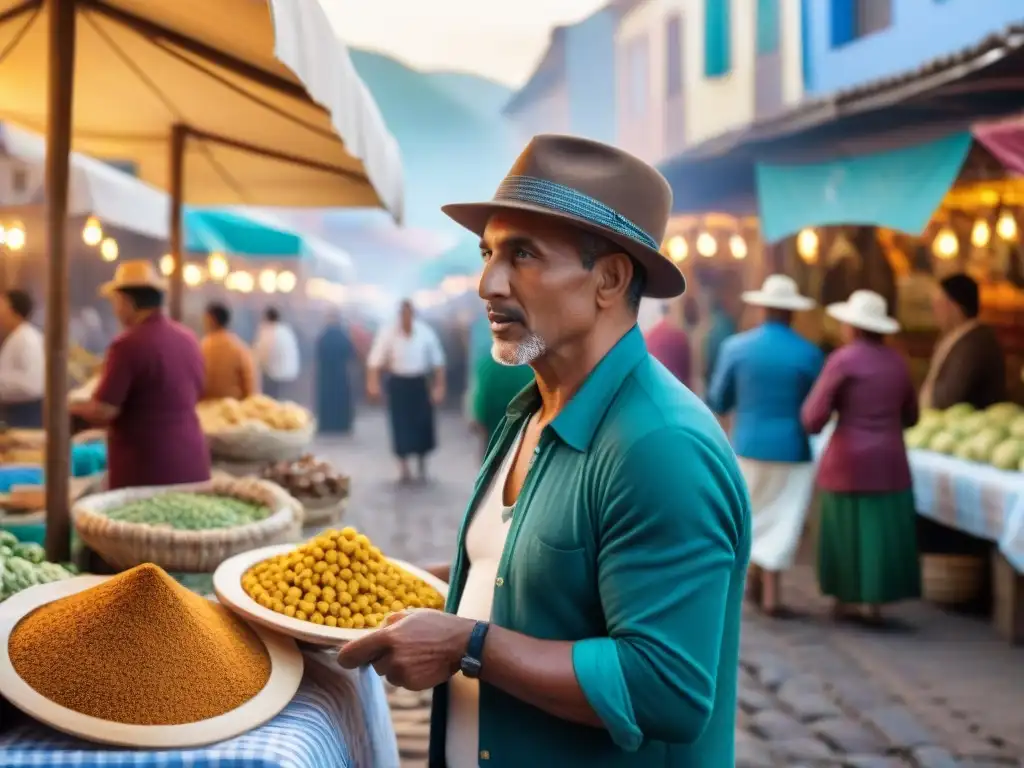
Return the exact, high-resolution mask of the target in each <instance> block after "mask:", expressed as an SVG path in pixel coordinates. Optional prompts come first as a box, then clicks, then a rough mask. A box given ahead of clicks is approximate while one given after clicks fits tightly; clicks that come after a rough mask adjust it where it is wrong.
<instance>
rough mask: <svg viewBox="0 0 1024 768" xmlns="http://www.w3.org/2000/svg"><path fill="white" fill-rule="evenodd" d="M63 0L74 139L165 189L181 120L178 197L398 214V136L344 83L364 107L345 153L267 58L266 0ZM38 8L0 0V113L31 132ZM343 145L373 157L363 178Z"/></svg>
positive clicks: (42, 15) (36, 117) (39, 67)
mask: <svg viewBox="0 0 1024 768" xmlns="http://www.w3.org/2000/svg"><path fill="white" fill-rule="evenodd" d="M75 2H76V7H77V9H78V23H77V25H76V26H77V34H76V41H75V47H76V51H75V74H74V78H75V84H74V113H73V119H72V130H73V134H72V142H73V147H74V149H76V150H77V151H79V152H83V153H86V154H90V155H94V156H96V157H100V158H104V159H108V160H112V161H115V162H117V163H118V164H119V165H121V166H122V167H127V168H128V169H130V170H132V171H133V172H135V173H136V174H137V175H138V176H139V177H140V178H142V179H144V180H145V181H148V182H150V183H151V184H154V185H155V186H158V187H162V188H164V189H170V188H171V187H172V186H173V185H172V179H171V164H170V160H169V157H170V156H171V152H172V133H173V131H172V128H173V126H181V127H182V128H181V129H179V130H181V131H182V133H183V135H184V137H185V158H184V165H183V174H182V181H183V186H182V196H183V199H184V201H185V202H186V203H190V204H194V205H224V204H239V205H243V204H245V205H275V206H306V207H311V206H318V207H320V206H322V207H327V206H331V207H334V206H345V207H354V206H367V207H385V208H387V209H388V210H390V212H391V213H392V214H393V215H395V216H396V217H397V216H399V215H400V212H401V201H402V191H401V189H402V188H401V184H402V177H401V169H400V161H399V154H398V148H397V144H396V142H395V140H394V138H393V137H392V136H391V135H390V134H389V133H388V132H387V130H386V128H385V126H384V123H383V120H381V118H380V113H379V111H378V110H377V108H376V105H375V104H374V103H373V101H372V98H371V97H370V95H369V93H368V92H367V91H366V89H365V87H362V88H355V89H353V91H352V92H353V93H356V94H359V95H360V97H359V98H356V99H353V100H352V101H351V103H349V104H348V105H347V106H348V108H349V109H350V110H352V111H355V112H361V113H365V115H366V117H365V119H363V120H361V121H360V125H361V126H362V128H363V131H362V132H361V135H360V136H359V137H358V139H357V142H356V143H357V144H358V145H359V146H360V150H361V151H360V152H358V153H350V152H349V150H348V148H347V146H346V145H345V143H344V141H343V140H341V139H339V137H338V135H337V133H336V132H335V130H334V128H333V127H332V123H331V118H330V115H329V114H328V113H327V112H326V111H325V110H324V109H323V108H322V107H320V106H318V105H317V104H315V103H313V102H312V101H311V100H310V97H309V95H308V94H307V92H306V89H305V87H304V86H303V84H302V83H300V82H299V80H298V79H297V78H296V76H295V75H294V74H292V73H291V71H289V70H288V68H287V67H285V65H284V64H282V63H281V62H279V61H278V60H277V59H276V58H275V57H274V27H273V22H272V18H271V13H270V9H269V6H268V4H267V3H266V2H261V1H260V0H75ZM49 6H50V3H44V2H42V0H0V89H2V90H0V92H2V93H3V98H2V100H0V117H2V118H4V119H7V120H10V121H11V122H14V123H17V124H20V125H22V126H24V127H26V128H30V129H32V130H37V131H43V130H45V126H46V122H47V101H46V99H47V72H48V68H49V66H50V65H51V63H52V62H53V58H52V54H51V52H50V51H49V46H48V39H47V19H46V16H47V14H48V12H49V11H48V9H49ZM341 51H342V52H344V49H343V48H342V49H341ZM346 55H347V54H346ZM352 75H353V77H354V76H355V73H354V71H352ZM343 138H344V137H343ZM368 148H369V149H368ZM355 154H359V155H361V156H372V157H373V158H374V162H373V163H372V165H373V166H374V176H375V178H370V176H369V174H368V173H367V168H366V166H365V165H364V163H363V161H362V160H361V159H360V157H356V156H354V155H355Z"/></svg>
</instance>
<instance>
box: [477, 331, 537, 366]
mask: <svg viewBox="0 0 1024 768" xmlns="http://www.w3.org/2000/svg"><path fill="white" fill-rule="evenodd" d="M547 350H548V345H547V344H546V343H545V342H544V339H542V338H541V337H540V336H538V335H537V334H536V333H530V334H529V335H528V336H527V337H526V338H525V339H523V340H522V341H498V340H497V339H495V340H494V341H493V343H492V344H491V357H493V358H494V361H495V362H496V363H500V364H501V365H508V366H515V365H529V364H530V363H532V362H534V361H535V360H537V359H539V358H540V357H542V356H543V355H544V353H545V352H547Z"/></svg>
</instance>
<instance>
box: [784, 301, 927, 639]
mask: <svg viewBox="0 0 1024 768" xmlns="http://www.w3.org/2000/svg"><path fill="white" fill-rule="evenodd" d="M887 310H888V307H887V306H886V301H885V299H884V298H882V297H881V296H879V295H878V294H877V293H874V292H872V291H854V292H853V294H852V295H851V296H850V299H849V301H845V302H841V303H838V304H830V305H829V306H828V307H827V308H826V311H827V312H828V314H829V315H830V316H831V317H833V318H835V319H836V320H838V321H839V322H841V323H842V324H843V327H842V334H843V340H844V341H845V342H846V343H845V344H844V345H843V346H842V347H840V348H839V349H837V350H836V351H835V352H833V353H832V354H831V355H829V357H828V360H826V361H825V367H824V369H823V370H822V372H821V375H820V376H819V377H818V381H817V382H816V383H815V385H814V388H813V389H812V390H811V393H810V394H809V395H808V396H807V399H806V400H805V401H804V405H803V409H802V412H801V416H802V420H803V424H804V428H805V429H806V430H807V431H808V432H809V433H811V434H817V433H818V432H821V431H822V430H823V429H824V428H825V425H826V424H828V422H829V421H830V420H831V419H832V416H833V414H835V416H836V427H835V431H834V432H833V433H832V437H831V439H830V440H829V443H828V446H827V447H826V449H825V452H824V455H823V456H822V457H821V462H820V463H819V466H818V489H819V491H820V497H821V533H820V538H819V545H818V581H819V586H820V587H821V591H822V593H823V594H825V595H828V596H830V597H832V598H834V599H835V601H836V604H835V609H836V616H837V617H842V616H845V615H851V614H853V613H854V611H855V610H857V609H860V611H862V613H861V614H860V615H861V617H862V618H863V619H865V620H867V621H869V622H870V623H872V624H881V623H882V615H881V608H882V606H884V605H885V604H887V603H893V602H896V601H898V600H908V599H913V598H917V597H920V594H921V570H920V565H919V562H918V552H917V530H916V522H917V515H916V512H915V510H914V494H913V490H912V486H911V477H910V466H909V463H908V461H907V451H906V448H905V447H904V445H903V430H904V429H905V428H907V427H910V426H913V424H914V423H916V422H917V416H918V407H917V393H916V392H915V391H914V385H913V382H912V381H911V378H910V371H909V370H908V368H907V363H906V361H905V360H904V359H903V357H902V355H900V353H899V352H897V351H896V350H895V349H892V348H891V347H888V346H886V344H885V336H886V335H888V334H892V333H895V332H896V331H898V330H899V323H897V322H896V321H895V320H893V319H892V318H891V317H889V316H888V313H887Z"/></svg>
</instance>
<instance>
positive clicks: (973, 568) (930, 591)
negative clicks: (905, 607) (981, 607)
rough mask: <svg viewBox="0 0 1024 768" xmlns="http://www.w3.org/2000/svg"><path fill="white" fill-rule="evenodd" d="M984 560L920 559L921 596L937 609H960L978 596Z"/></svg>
mask: <svg viewBox="0 0 1024 768" xmlns="http://www.w3.org/2000/svg"><path fill="white" fill-rule="evenodd" d="M984 580H985V560H984V559H983V558H981V557H976V556H974V555H937V554H923V555H921V592H922V595H923V597H924V599H925V600H927V601H928V602H930V603H936V604H937V605H964V604H965V603H969V602H971V601H972V600H975V599H976V598H977V597H978V595H979V594H981V589H982V585H983V583H984Z"/></svg>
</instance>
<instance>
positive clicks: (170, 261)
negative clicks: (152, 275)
mask: <svg viewBox="0 0 1024 768" xmlns="http://www.w3.org/2000/svg"><path fill="white" fill-rule="evenodd" d="M160 274H161V275H163V276H164V277H170V276H171V275H173V274H174V257H173V256H171V254H169V253H165V254H164V255H163V256H161V257H160Z"/></svg>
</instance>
